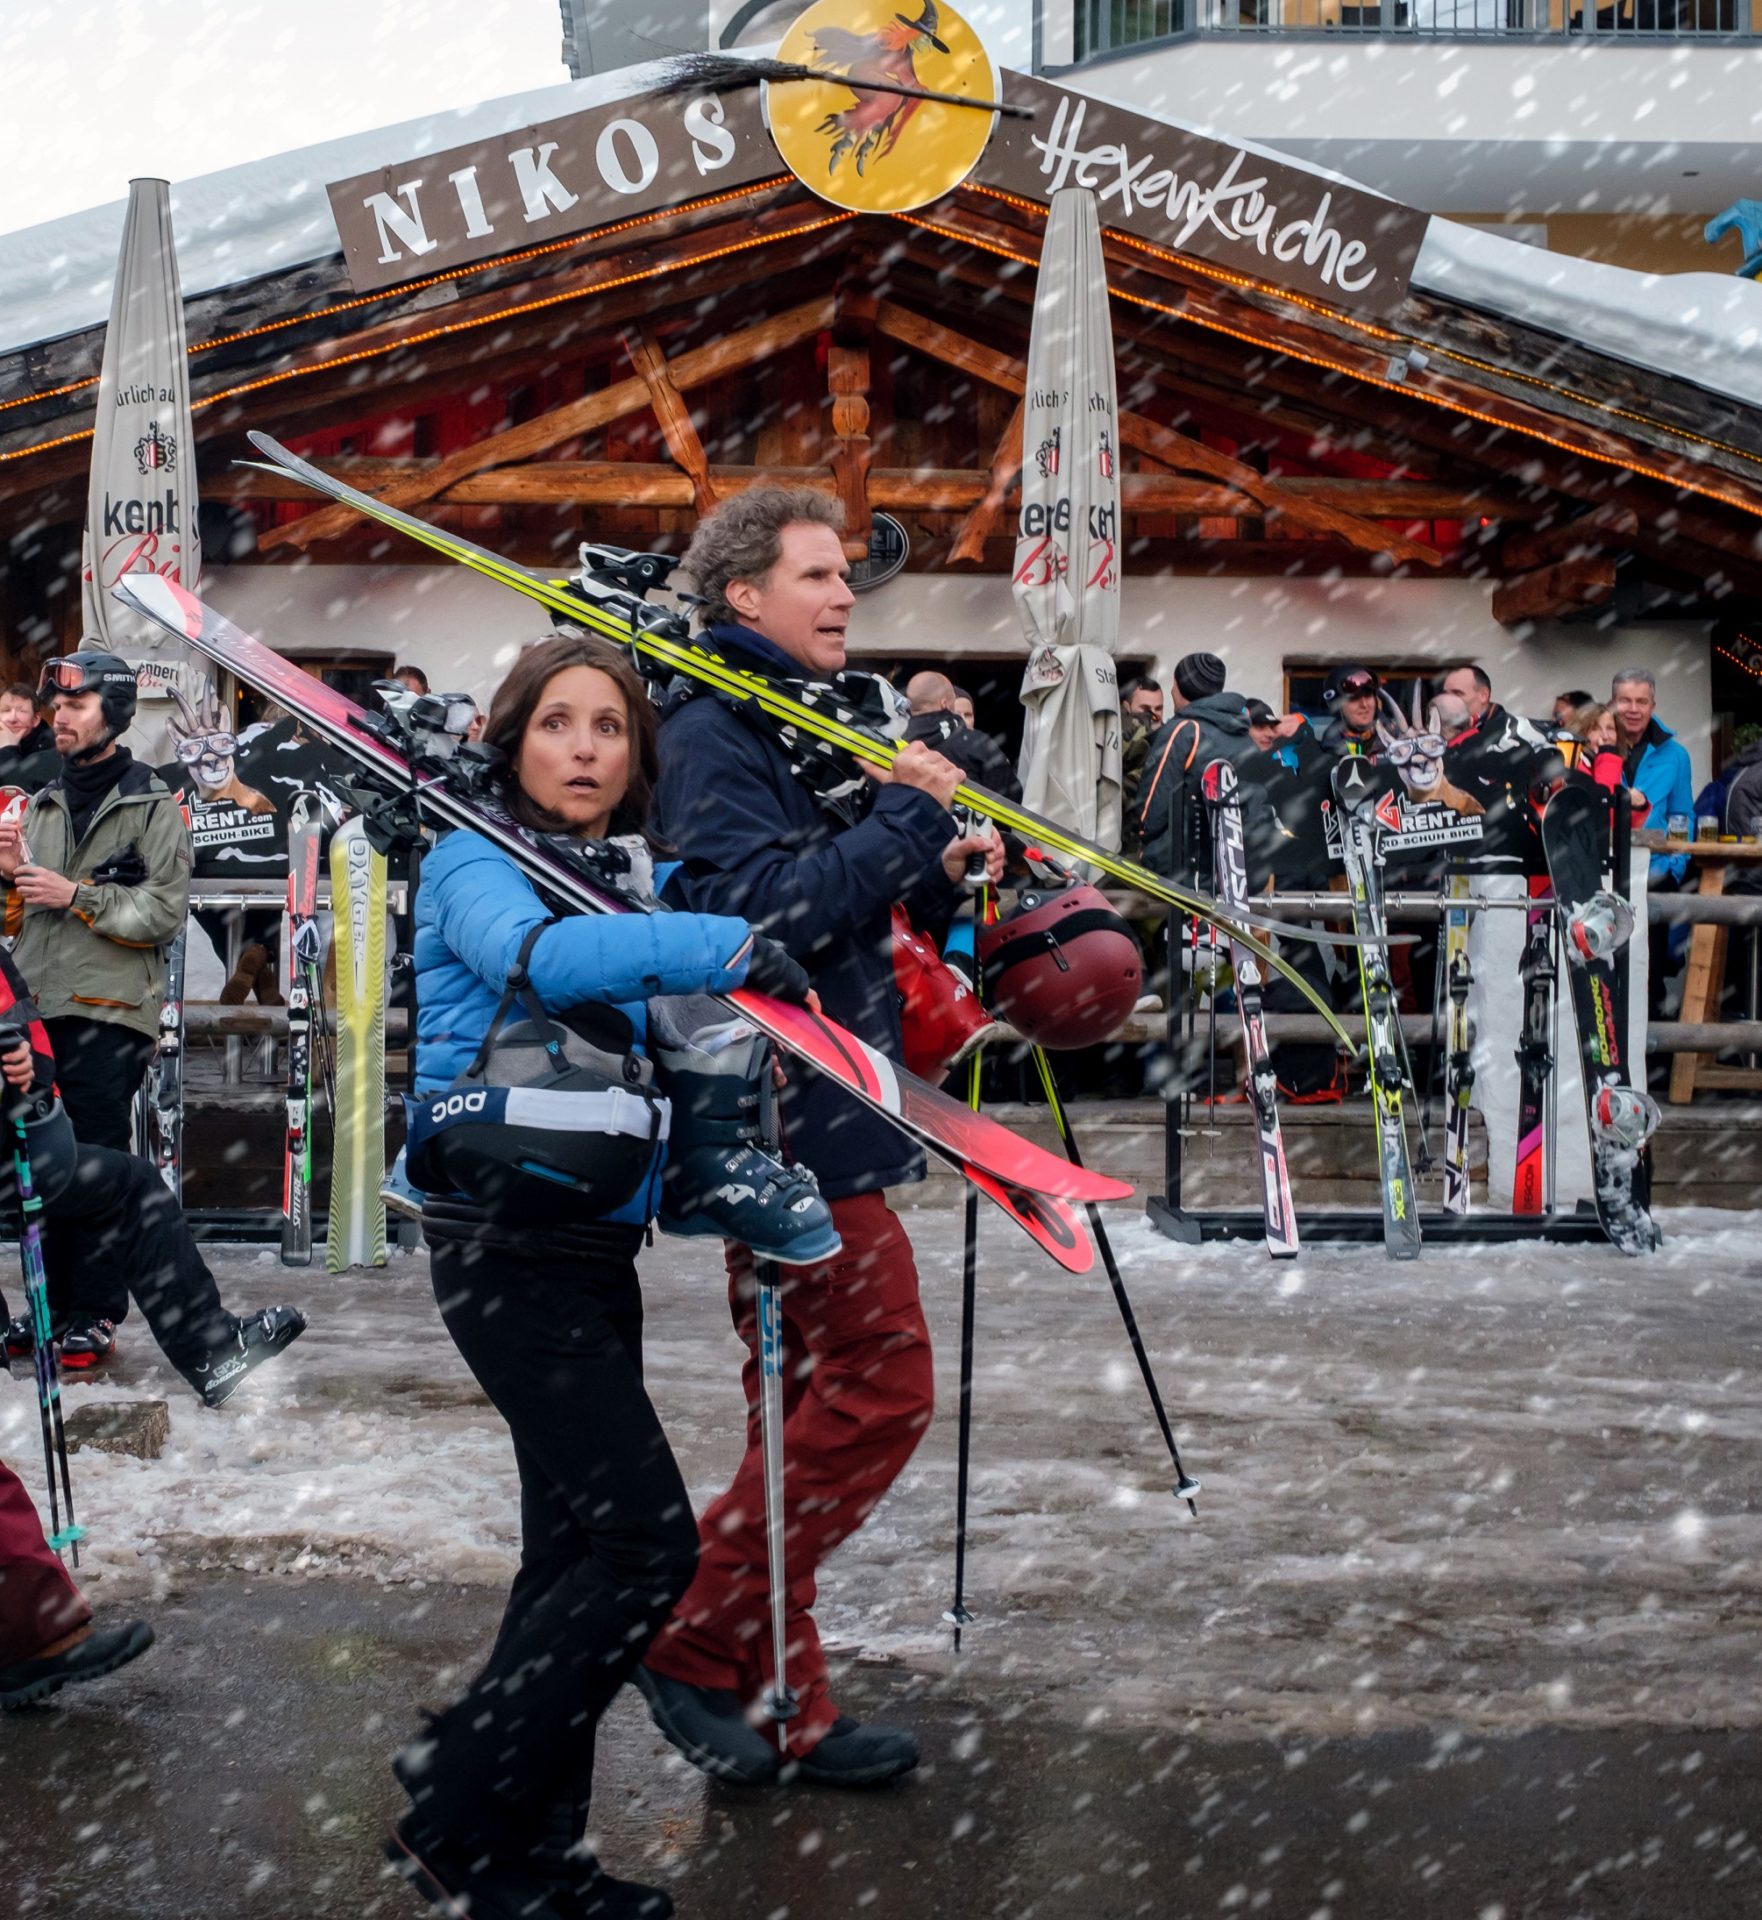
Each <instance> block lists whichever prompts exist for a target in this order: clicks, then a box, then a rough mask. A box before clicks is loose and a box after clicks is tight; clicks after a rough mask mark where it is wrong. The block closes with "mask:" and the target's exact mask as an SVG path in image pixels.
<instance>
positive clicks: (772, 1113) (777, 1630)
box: [753, 1054, 800, 1754]
mask: <svg viewBox="0 0 1762 1920" xmlns="http://www.w3.org/2000/svg"><path fill="white" fill-rule="evenodd" d="M771 1073H772V1062H771V1057H770V1055H769V1054H767V1055H766V1062H765V1071H764V1074H763V1077H762V1079H761V1081H760V1094H759V1124H760V1129H761V1132H762V1134H763V1138H764V1143H765V1150H766V1152H767V1153H772V1154H774V1153H776V1151H777V1145H778V1132H777V1090H776V1087H775V1086H774V1084H773V1082H772V1077H771ZM753 1277H754V1279H755V1281H756V1282H757V1284H758V1315H759V1447H760V1452H761V1454H762V1455H763V1460H764V1471H765V1572H766V1578H767V1580H768V1582H769V1585H770V1589H771V1689H770V1692H769V1693H768V1694H767V1695H766V1696H765V1711H766V1713H767V1714H769V1715H770V1717H771V1719H773V1720H774V1721H775V1722H776V1723H777V1746H778V1751H779V1752H781V1753H785V1754H787V1753H788V1751H789V1732H788V1727H787V1725H786V1723H787V1722H788V1721H790V1720H792V1719H794V1717H795V1714H796V1709H797V1707H798V1706H799V1704H800V1703H799V1702H798V1701H797V1699H796V1697H795V1690H794V1688H793V1687H791V1686H790V1685H789V1683H788V1681H787V1679H786V1678H785V1677H784V1676H785V1669H786V1663H787V1660H788V1651H789V1649H788V1626H787V1623H786V1621H785V1618H784V1613H785V1598H786V1594H787V1588H788V1580H789V1572H788V1566H787V1560H786V1554H785V1542H784V1536H785V1531H786V1528H787V1525H788V1522H787V1518H786V1516H785V1514H784V1511H783V1305H782V1284H781V1283H782V1275H781V1274H780V1273H779V1272H778V1269H777V1263H776V1261H774V1260H760V1259H758V1258H757V1257H756V1256H755V1257H754V1260H753Z"/></svg>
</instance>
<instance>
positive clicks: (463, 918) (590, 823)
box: [387, 634, 806, 1920]
mask: <svg viewBox="0 0 1762 1920" xmlns="http://www.w3.org/2000/svg"><path fill="white" fill-rule="evenodd" d="M484 739H485V741H486V742H487V743H488V744H489V745H491V746H493V747H496V748H498V749H499V750H500V752H501V754H502V755H503V764H504V766H505V768H506V773H505V777H504V779H503V782H502V786H501V790H500V792H499V794H498V796H497V797H498V798H499V800H500V802H501V805H502V806H503V807H504V808H505V810H506V811H507V812H508V813H510V814H511V815H513V817H514V818H515V819H516V820H518V821H519V822H520V823H521V824H522V825H524V826H527V827H531V828H535V829H537V830H538V831H541V832H546V833H566V834H569V835H571V836H573V837H576V838H578V839H580V840H583V841H593V842H599V843H609V844H612V845H615V846H621V847H622V849H623V850H624V852H625V853H626V855H627V857H628V858H629V859H630V860H631V861H632V862H633V863H634V864H635V865H637V866H638V867H641V866H643V865H644V864H645V863H646V862H647V860H648V858H649V855H650V853H651V852H652V849H651V848H650V847H649V846H648V844H647V842H646V840H645V839H644V837H643V829H644V823H645V820H646V816H647V812H648V800H649V794H650V792H651V790H652V786H653V781H654V776H655V766H656V761H655V723H654V717H653V713H652V710H651V708H650V705H649V702H648V699H647V697H646V695H645V692H644V690H643V687H642V683H641V682H640V681H639V680H638V679H637V677H636V675H635V674H634V672H632V670H631V669H630V667H629V666H628V665H627V664H626V663H625V661H624V660H623V658H622V657H621V656H620V655H619V654H618V653H617V652H616V651H615V650H614V649H612V648H611V647H610V646H608V645H607V644H605V643H604V642H602V641H599V640H594V639H589V638H585V637H581V636H577V635H564V634H557V635H553V636H551V637H550V638H549V639H547V640H544V641H542V642H540V643H539V644H538V645H536V646H534V647H532V648H530V649H529V650H528V651H527V652H526V653H525V654H524V655H522V657H521V659H520V660H519V662H518V663H517V664H516V665H515V667H514V669H513V671H512V672H511V673H510V674H509V675H508V677H507V679H506V680H505V681H504V682H503V683H502V686H501V688H500V690H499V691H498V692H497V694H496V697H495V700H494V702H493V704H492V706H491V709H490V715H489V720H488V723H487V725H486V727H485V730H484ZM672 872H673V870H672V869H670V868H668V867H667V866H665V865H662V866H660V867H657V868H656V869H655V871H654V880H655V882H656V883H657V891H658V890H659V888H661V887H665V885H666V883H667V881H668V879H669V878H670V877H672ZM415 959H416V980H417V1001H418V1013H417V1085H418V1086H419V1087H420V1088H422V1089H424V1090H426V1092H427V1094H428V1096H429V1097H430V1099H431V1100H432V1099H433V1098H434V1096H436V1095H437V1094H443V1095H444V1092H445V1090H446V1089H447V1088H448V1087H449V1086H451V1085H452V1083H453V1082H454V1081H455V1080H456V1079H457V1078H458V1076H459V1075H460V1074H461V1073H463V1072H464V1071H465V1070H466V1069H467V1068H468V1067H469V1066H471V1065H472V1063H473V1062H474V1061H478V1062H480V1056H481V1055H482V1054H483V1053H485V1052H486V1051H487V1049H486V1047H485V1042H486V1036H488V1035H490V1034H491V1032H492V1029H494V1028H495V1027H496V1025H497V1014H498V1010H501V1012H502V1014H503V1016H504V1018H506V1017H508V1016H509V1015H510V1012H511V1017H512V1018H513V1019H514V1020H515V1021H520V1020H522V1019H525V1018H527V1017H528V1015H529V1014H530V1013H532V1012H537V1013H539V1014H541V1015H549V1014H562V1013H567V1014H568V1015H569V1020H568V1025H569V1027H570V1028H571V1029H572V1030H574V1031H577V1032H586V1033H588V1034H590V1035H591V1036H592V1037H593V1039H594V1040H595V1041H596V1042H599V1043H600V1044H601V1047H602V1053H601V1057H602V1058H612V1059H613V1060H614V1061H615V1062H617V1063H619V1064H621V1068H622V1071H621V1072H618V1071H615V1072H614V1073H613V1074H612V1075H610V1076H609V1080H610V1082H611V1084H610V1085H609V1087H608V1090H607V1091H606V1092H605V1093H604V1094H603V1095H601V1094H589V1095H584V1096H582V1097H583V1098H584V1099H588V1100H602V1101H604V1102H608V1103H620V1104H618V1105H617V1112H618V1113H619V1114H622V1115H630V1114H634V1115H635V1116H636V1119H635V1120H634V1121H633V1122H632V1123H631V1124H630V1125H629V1126H628V1128H627V1129H626V1130H625V1131H624V1132H623V1133H622V1134H621V1135H609V1136H607V1148H608V1153H609V1154H610V1156H611V1158H610V1162H609V1164H611V1165H613V1166H614V1167H616V1168H621V1169H623V1170H624V1172H623V1174H622V1175H621V1176H620V1177H619V1178H617V1179H615V1180H614V1181H613V1182H612V1189H611V1193H610V1198H611V1199H614V1200H616V1202H617V1204H615V1205H606V1206H604V1207H603V1210H598V1211H596V1210H595V1209H594V1207H593V1206H592V1205H591V1204H589V1205H586V1206H579V1205H578V1206H577V1207H576V1208H575V1210H574V1212H573V1213H569V1212H567V1211H565V1210H562V1209H560V1208H559V1207H549V1208H527V1209H524V1210H523V1209H521V1208H519V1207H512V1208H511V1207H507V1206H498V1205H494V1204H490V1203H488V1202H486V1203H485V1204H481V1205H480V1204H474V1203H473V1202H472V1201H471V1200H469V1199H467V1198H465V1197H463V1195H454V1196H451V1197H447V1198H431V1199H430V1200H429V1201H428V1202H427V1203H426V1204H425V1205H424V1208H423V1225H424V1230H425V1232H426V1234H427V1237H428V1241H429V1245H430V1249H431V1261H432V1271H433V1277H434V1290H435V1298H436V1300H437V1301H438V1303H439V1306H440V1311H441V1317H442V1318H443V1319H444V1320H445V1322H446V1325H447V1330H448V1332H449V1333H450V1334H451V1335H452V1337H453V1339H454V1341H455V1343H456V1344H457V1346H458V1348H459V1351H460V1352H461V1353H462V1354H463V1355H464V1357H465V1360H466V1362H467V1364H468V1365H469V1366H470V1368H471V1371H472V1372H473V1373H474V1374H475V1375H476V1376H477V1379H478V1381H479V1383H480V1384H481V1386H482V1387H483V1390H484V1392H485V1393H486V1394H487V1395H488V1396H489V1398H490V1400H491V1401H492V1402H493V1404H494V1405H495V1407H496V1409H497V1410H498V1411H499V1412H500V1413H501V1415H502V1417H503V1418H504V1419H505V1420H506V1421H507V1423H508V1425H509V1427H510V1428H511V1430H512V1433H513V1439H514V1452H515V1459H516V1462H517V1464H518V1467H519V1472H520V1493H521V1502H520V1505H521V1512H520V1520H521V1560H520V1571H519V1573H518V1575H517V1576H516V1578H515V1581H514V1586H513V1591H512V1592H511V1594H510V1595H509V1599H508V1606H507V1611H506V1613H505V1615H504V1617H503V1621H502V1626H501V1631H500V1633H499V1635H498V1637H497V1640H496V1645H495V1649H494V1651H493V1653H492V1654H491V1655H490V1658H489V1661H488V1664H487V1665H486V1666H485V1667H484V1669H483V1671H482V1672H481V1673H480V1674H479V1675H478V1676H477V1678H476V1679H475V1680H474V1681H473V1682H472V1684H471V1687H470V1689H469V1691H468V1692H467V1693H466V1694H465V1695H464V1697H463V1698H462V1699H460V1700H459V1701H458V1702H457V1703H456V1704H455V1705H453V1706H452V1707H450V1708H449V1709H448V1710H447V1711H446V1712H444V1713H442V1714H440V1715H439V1716H438V1717H436V1718H435V1719H433V1721H432V1722H431V1723H430V1725H429V1726H428V1728H427V1730H426V1732H425V1734H424V1735H423V1736H422V1737H421V1738H419V1739H418V1740H416V1741H414V1742H412V1743H411V1744H410V1745H409V1746H408V1747H406V1748H405V1749H404V1750H403V1752H402V1753H400V1754H399V1755H398V1757H397V1759H396V1760H395V1761H394V1763H393V1764H394V1770H395V1771H396V1773H397V1775H398V1778H399V1779H400V1781H401V1782H402V1783H403V1785H404V1787H405V1788H406V1790H407V1791H408V1793H409V1795H410V1798H411V1803H412V1804H411V1810H410V1812H409V1813H408V1814H407V1815H406V1816H405V1818H404V1819H403V1820H401V1821H400V1822H399V1823H398V1825H397V1827H396V1828H395V1829H394V1830H393V1833H392V1835H391V1838H390V1839H389V1840H388V1843H387V1853H388V1855H389V1857H390V1858H391V1859H392V1861H393V1863H394V1864H395V1865H396V1866H397V1867H398V1868H399V1870H400V1871H401V1872H402V1873H403V1874H404V1875H405V1877H406V1878H407V1879H409V1880H410V1882H411V1883H412V1885H413V1886H414V1887H415V1889H416V1890H417V1891H418V1892H419V1893H421V1894H422V1895H423V1896H424V1898H426V1899H427V1900H429V1901H430V1903H431V1904H433V1905H435V1906H437V1907H439V1908H440V1909H441V1910H442V1911H444V1912H449V1913H450V1912H457V1911H459V1910H460V1909H461V1908H462V1907H463V1906H469V1909H470V1911H471V1913H472V1915H473V1916H474V1920H501V1916H503V1915H504V1914H506V1915H514V1914H529V1915H536V1916H539V1917H540V1920H557V1917H558V1916H562V1917H563V1920H577V1916H584V1915H587V1914H590V1913H591V1914H594V1915H603V1916H607V1917H608V1920H615V1917H616V1916H624V1915H629V1916H633V1917H634V1916H638V1915H641V1916H643V1917H644V1920H664V1916H665V1915H667V1914H670V1913H671V1912H672V1902H671V1901H670V1900H669V1899H668V1898H667V1896H666V1895H665V1894H664V1893H662V1892H660V1891H659V1890H657V1889H654V1888H649V1887H641V1886H637V1885H636V1884H634V1883H632V1882H625V1881H620V1880H615V1879H613V1878H612V1877H611V1876H610V1875H608V1874H606V1873H604V1872H603V1871H602V1870H601V1868H600V1867H599V1865H598V1863H597V1861H595V1860H594V1858H593V1856H592V1854H591V1853H589V1852H588V1851H587V1850H586V1848H585V1844H584V1842H583V1839H582V1836H583V1832H584V1829H585V1826H586V1822H587V1803H588V1796H589V1791H590V1788H591V1784H592V1771H593V1755H594V1729H595V1726H596V1724H597V1722H598V1720H599V1718H600V1715H601V1714H602V1713H603V1712H604V1710H605V1708H606V1706H607V1705H608V1703H609V1702H610V1701H611V1699H612V1696H613V1695H614V1694H615V1693H616V1692H617V1691H618V1689H619V1688H620V1687H621V1686H622V1685H623V1684H624V1682H625V1680H626V1679H627V1678H628V1677H629V1675H630V1672H631V1670H632V1669H633V1668H634V1667H635V1665H636V1663H637V1662H638V1661H639V1660H640V1659H641V1657H642V1655H643V1652H644V1650H645V1649H646V1648H647V1646H648V1644H649V1641H650V1640H651V1639H652V1638H653V1636H654V1635H655V1633H656V1632H657V1631H658V1630H659V1628H660V1627H661V1625H662V1624H663V1622H664V1621H665V1620H666V1618H667V1616H668V1614H669V1612H670V1611H671V1610H672V1608H673V1606H674V1604H675V1602H676V1601H677V1600H678V1599H679V1597H680V1596H681V1595H682V1594H683V1593H684V1592H685V1590H686V1588H687V1587H688V1586H689V1585H690V1582H691V1578H692V1574H693V1571H694V1569H695V1565H696V1559H697V1535H696V1529H695V1527H694V1525H693V1522H692V1515H691V1502H690V1499H689V1498H688V1496H687V1493H686V1489H685V1486H684V1484H683V1482H682V1480H681V1478H680V1475H679V1470H678V1468H677V1466H676V1465H675V1464H674V1460H673V1455H672V1452H671V1450H670V1449H669V1447H668V1445H667V1440H666V1436H665V1434H664V1433H663V1432H662V1430H661V1425H660V1422H659V1420H658V1419H657V1418H656V1415H655V1411H654V1408H653V1407H652V1406H651V1405H650V1403H649V1399H648V1395H647V1393H646V1392H645V1391H644V1388H643V1383H642V1352H641V1334H642V1297H641V1293H640V1290H639V1288H638V1283H637V1275H636V1264H635V1256H636V1252H637V1248H638V1246H639V1244H640V1243H641V1240H642V1237H643V1233H644V1230H645V1228H646V1227H647V1226H648V1224H649V1221H650V1220H651V1219H652V1217H653V1214H654V1211H655V1205H656V1200H657V1196H658V1191H659V1180H660V1171H661V1164H662V1160H663V1157H664V1154H665V1142H664V1139H661V1138H659V1137H658V1133H659V1131H660V1130H659V1129H657V1127H656V1126H655V1125H653V1124H652V1122H653V1120H654V1116H655V1114H656V1112H657V1110H658V1111H661V1112H664V1103H660V1105H659V1107H658V1108H657V1103H656V1102H655V1101H654V1099H653V1097H652V1095H650V1094H649V1093H648V1091H647V1090H646V1088H645V1087H644V1086H643V1085H642V1078H643V1076H644V1074H645V1073H646V1065H645V1046H644V1043H645V1039H646V1036H647V1018H646V1014H647V1008H646V1003H647V1002H648V1001H649V1000H650V999H653V998H656V997H658V996H661V995H672V994H692V993H706V992H707V993H724V992H727V991H729V990H731V989H733V988H735V987H738V986H741V985H743V984H746V985H752V986H755V987H759V988H762V989H763V990H765V991H767V992H773V993H780V994H784V995H786V996H787V997H791V998H797V999H799V998H802V997H803V996H804V995H805V992H806V977H805V975H802V974H801V973H800V970H799V969H798V968H795V966H794V963H793V962H791V961H789V960H788V959H787V956H784V955H783V954H782V953H781V950H780V949H777V948H775V947H773V946H772V945H771V944H770V943H769V942H765V941H755V940H754V939H753V937H752V935H751V933H750V931H749V929H748V927H747V924H746V922H745V921H744V920H739V919H734V918H730V917H727V916H723V915H716V914H698V913H688V912H673V913H664V914H653V915H641V914H628V915H618V916H606V917H595V916H579V917H575V918H569V919H562V920H554V919H553V918H552V916H551V915H550V913H549V912H548V911H547V909H546V908H545V906H544V905H543V903H542V902H541V901H540V899H539V897H538V895H537V894H536V893H535V892H534V890H533V888H532V885H531V883H530V882H529V881H528V880H527V879H526V878H525V876H524V875H523V874H522V873H521V871H520V869H519V868H518V867H517V866H516V865H515V863H514V862H513V861H512V860H511V859H510V858H509V857H508V856H507V855H506V854H505V853H503V852H502V851H501V850H500V849H499V848H497V847H496V846H494V845H493V844H492V843H491V842H490V841H488V840H487V839H485V838H483V837H482V836H480V835H478V834H475V833H471V832H467V831H458V832H455V833H452V834H450V835H448V836H447V837H446V838H444V839H443V840H442V841H441V843H440V845H439V847H438V848H437V849H436V850H435V851H434V852H433V853H432V854H431V855H430V856H429V858H428V859H427V860H426V861H425V862H424V865H423V870H422V887H421V890H420V893H419V894H418V897H417V904H416V950H415ZM522 973H523V974H524V977H525V979H526V980H527V981H528V982H529V989H528V998H527V1000H526V1001H525V1002H524V1003H523V1005H524V1011H523V1005H522V1004H515V1005H513V1006H512V1008H511V1009H510V1006H509V1004H508V1003H509V1001H510V999H511V998H512V996H511V995H510V994H509V987H510V976H511V975H513V976H515V978H516V979H518V978H519V977H520V975H521V974H522ZM534 998H535V999H536V1001H537V1002H538V1003H539V1005H538V1007H537V1008H536V1009H534V1008H533V1007H532V1006H531V1000H532V999H534ZM608 1034H610V1035H612V1036H614V1038H613V1039H612V1040H611V1041H610V1042H607V1040H606V1036H607V1035H608ZM571 1045H573V1042H571ZM607 1045H609V1046H610V1050H611V1051H610V1054H607V1053H606V1051H605V1048H606V1046H607ZM620 1081H622V1082H625V1083H628V1084H630V1085H631V1086H634V1088H635V1097H632V1096H631V1095H630V1094H629V1093H626V1092H623V1091H621V1090H620V1089H619V1086H618V1083H619V1082H620ZM420 1098H421V1096H419V1101H420ZM510 1111H511V1109H510ZM608 1124H610V1125H613V1126H617V1125H620V1124H622V1123H621V1122H619V1121H609V1122H608ZM639 1130H640V1131H641V1132H642V1137H640V1138H638V1137H636V1136H637V1135H638V1132H639ZM633 1147H634V1149H635V1151H636V1153H637V1159H636V1161H635V1163H634V1164H635V1165H636V1167H637V1173H636V1175H635V1177H634V1179H632V1178H630V1177H628V1172H629V1168H630V1167H631V1165H632V1164H633V1163H632V1161H631V1158H630V1155H631V1151H632V1149H633ZM462 1184H464V1185H465V1186H466V1188H467V1191H470V1183H469V1182H466V1183H462ZM480 1197H481V1196H480ZM535 1222H537V1224H534V1223H535Z"/></svg>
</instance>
